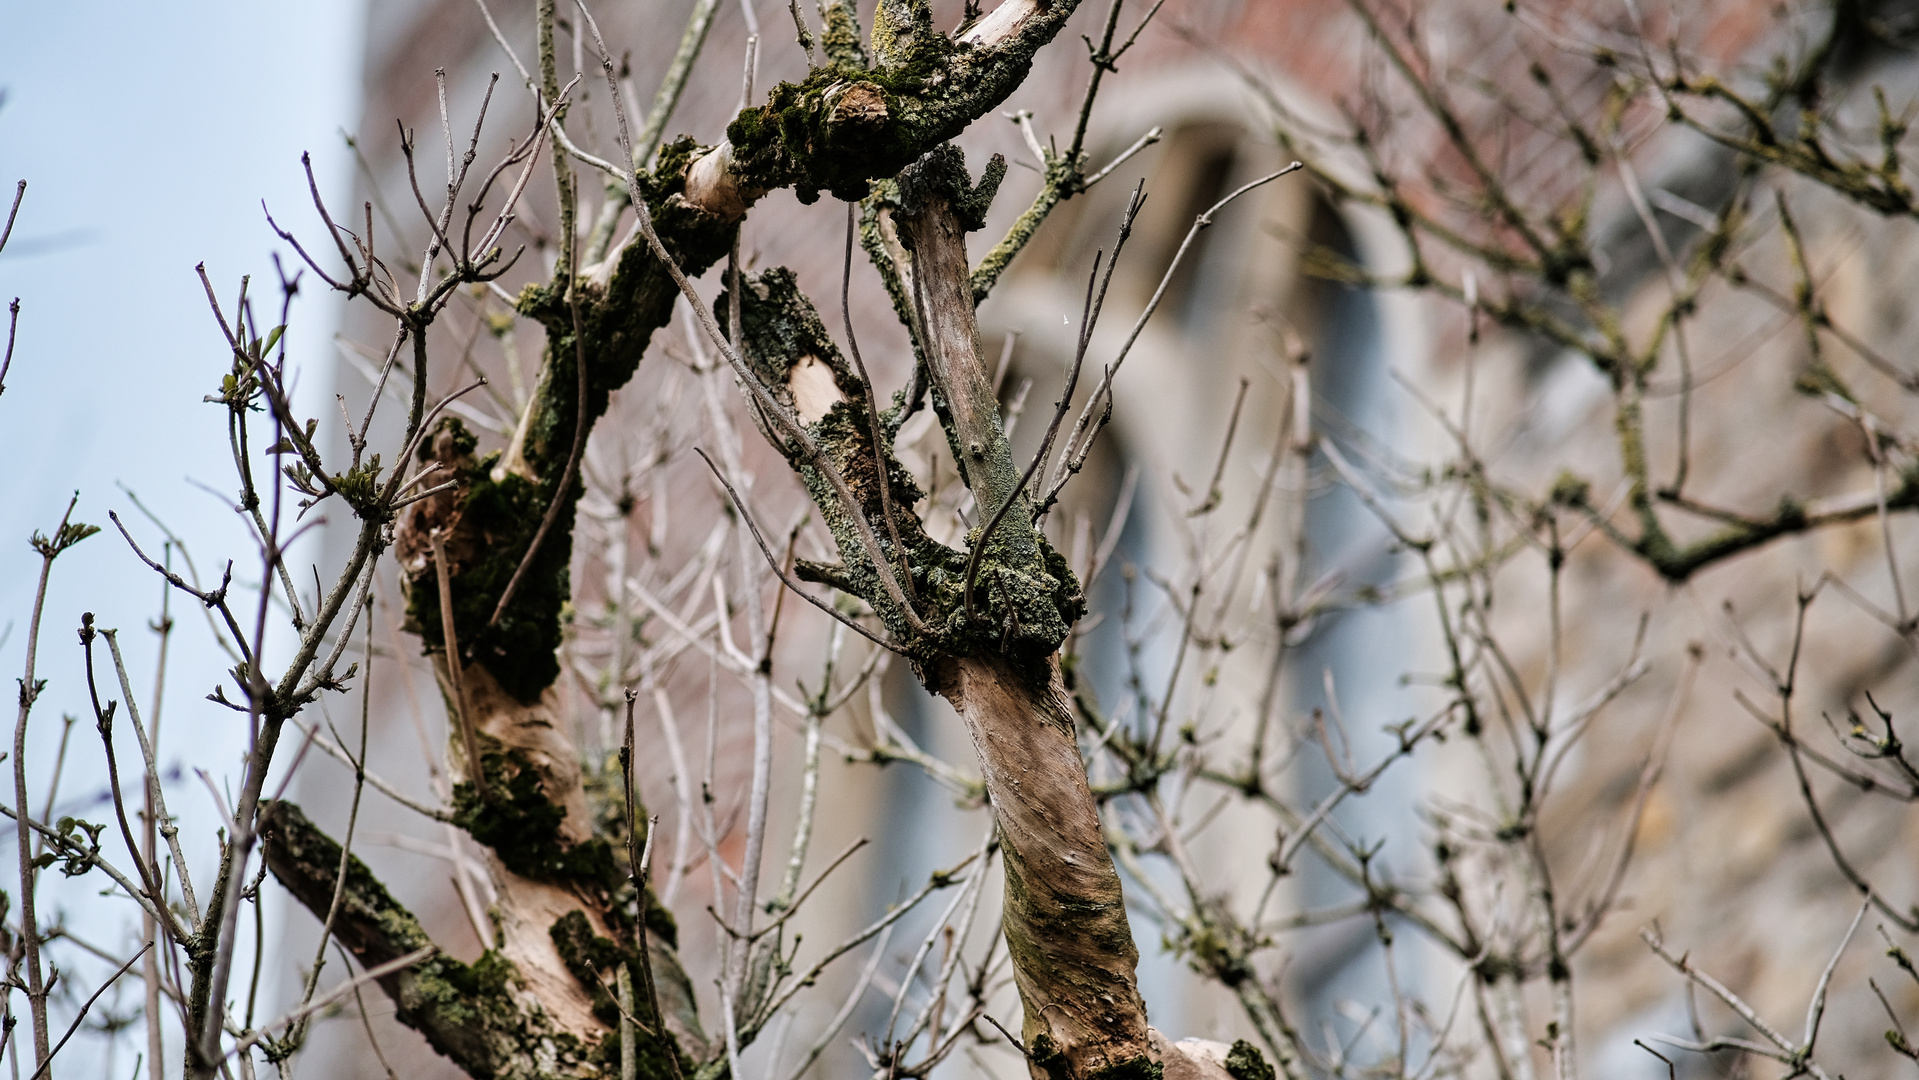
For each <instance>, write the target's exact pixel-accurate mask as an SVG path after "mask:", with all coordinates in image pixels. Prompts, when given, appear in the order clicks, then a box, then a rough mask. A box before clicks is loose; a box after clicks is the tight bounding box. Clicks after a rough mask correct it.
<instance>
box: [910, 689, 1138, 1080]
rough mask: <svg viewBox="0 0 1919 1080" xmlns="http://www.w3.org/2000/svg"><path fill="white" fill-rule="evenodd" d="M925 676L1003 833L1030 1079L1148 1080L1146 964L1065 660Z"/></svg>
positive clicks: (1008, 928)
mask: <svg viewBox="0 0 1919 1080" xmlns="http://www.w3.org/2000/svg"><path fill="white" fill-rule="evenodd" d="M928 674H929V676H931V678H932V680H933V681H932V686H933V689H935V690H936V692H938V693H939V694H940V695H942V696H943V697H945V698H946V699H947V700H948V701H950V702H952V703H953V707H954V708H955V709H957V710H959V714H960V718H961V719H963V720H964V721H965V722H966V730H967V733H968V734H969V735H971V736H972V740H973V749H974V751H975V752H976V753H977V754H978V755H979V762H980V769H981V771H982V772H983V773H984V774H985V777H986V791H987V795H988V797H989V798H990V799H991V800H992V804H993V816H994V819H995V820H996V821H997V822H998V823H999V837H1000V845H1001V861H1002V863H1003V864H1004V866H1005V870H1006V908H1005V914H1004V915H1003V916H1002V920H1003V926H1004V930H1005V933H1006V948H1007V951H1008V952H1009V953H1010V954H1011V955H1012V958H1013V978H1014V981H1015V983H1017V985H1018V986H1019V993H1020V1001H1021V1002H1022V1003H1023V1005H1024V1006H1025V1010H1026V1020H1025V1024H1024V1026H1023V1032H1024V1033H1023V1034H1022V1036H1021V1038H1022V1039H1023V1040H1024V1042H1025V1043H1026V1047H1027V1051H1028V1054H1029V1056H1030V1059H1031V1064H1032V1066H1033V1072H1034V1075H1035V1076H1042V1077H1075V1078H1078V1077H1095V1076H1097V1077H1131V1076H1141V1077H1144V1076H1148V1075H1150V1071H1149V1063H1150V1062H1151V1060H1152V1057H1151V1055H1150V1053H1149V1047H1148V1040H1147V1028H1146V1006H1145V1003H1144V1002H1142V1001H1141V1000H1140V996H1139V988H1138V985H1137V984H1136V982H1135V981H1134V974H1133V969H1134V966H1135V965H1136V964H1137V963H1138V961H1139V953H1138V950H1137V949H1136V948H1135V946H1134V944H1133V933H1132V930H1131V928H1130V927H1129V926H1128V925H1127V922H1126V902H1125V898H1124V897H1123V896H1121V894H1120V883H1119V874H1118V872H1117V871H1115V870H1114V868H1113V860H1112V857H1111V855H1109V854H1108V853H1107V850H1106V840H1105V837H1104V835H1103V833H1102V832H1101V830H1100V822H1099V808H1098V805H1097V804H1096V803H1095V802H1094V800H1093V793H1092V790H1091V789H1090V788H1089V787H1088V786H1087V783H1086V766H1085V764H1084V763H1083V762H1082V761H1081V759H1080V754H1079V742H1078V740H1077V739H1076V738H1075V737H1074V729H1073V714H1072V711H1071V710H1072V705H1071V703H1070V701H1069V700H1068V698H1067V696H1066V690H1065V687H1064V686H1062V685H1061V683H1060V676H1059V663H1058V661H1057V660H1056V659H1049V660H1047V661H1046V662H1045V664H1044V665H1041V666H1038V667H1036V668H1029V669H1024V670H1023V669H1022V668H1020V667H1018V666H1016V665H1014V664H1013V663H1011V662H1010V661H1008V660H1006V659H1004V658H1002V657H996V656H995V657H967V658H963V659H949V660H943V661H940V662H939V663H938V664H937V665H936V666H935V668H934V670H932V671H930V672H928Z"/></svg>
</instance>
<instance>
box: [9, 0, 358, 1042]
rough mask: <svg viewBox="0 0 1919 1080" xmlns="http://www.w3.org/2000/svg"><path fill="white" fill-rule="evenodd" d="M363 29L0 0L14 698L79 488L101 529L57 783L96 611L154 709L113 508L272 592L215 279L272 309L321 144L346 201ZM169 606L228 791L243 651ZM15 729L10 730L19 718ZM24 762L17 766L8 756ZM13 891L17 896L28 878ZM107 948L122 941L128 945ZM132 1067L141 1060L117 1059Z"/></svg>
mask: <svg viewBox="0 0 1919 1080" xmlns="http://www.w3.org/2000/svg"><path fill="white" fill-rule="evenodd" d="M364 24H365V16H364V10H363V7H362V5H361V2H360V0H317V2H309V3H300V4H290V3H241V2H237V0H198V2H196V3H191V4H152V3H128V2H124V0H75V2H70V3H54V4H49V3H23V2H20V0H0V94H4V100H3V101H0V199H4V202H0V213H4V210H5V207H6V205H7V204H10V203H11V201H12V195H13V187H14V184H15V182H16V181H17V180H19V179H23V178H24V179H25V180H27V182H28V187H27V193H26V198H25V201H24V202H23V203H22V205H21V207H20V212H19V219H18V223H17V224H16V225H15V227H14V231H13V236H12V239H11V240H10V242H9V243H8V245H7V247H6V250H5V251H4V252H0V303H4V302H5V301H8V300H11V299H13V298H14V297H16V296H17V297H19V300H20V309H21V310H20V317H19V331H18V339H17V343H16V345H15V349H14V354H13V361H12V366H11V368H10V370H9V371H8V372H7V374H6V377H5V392H4V394H0V673H4V677H5V679H6V680H7V682H8V683H12V682H13V681H14V680H15V679H17V678H18V677H19V675H20V673H21V671H22V665H23V663H24V660H25V651H26V642H27V637H28V634H27V629H28V617H29V615H30V612H31V607H32V602H33V596H34V591H35V587H36V585H37V583H38V577H39V569H40V566H39V564H40V559H39V557H38V556H37V555H36V554H35V553H34V552H33V551H32V550H31V549H30V548H29V546H28V538H29V536H30V534H31V533H33V532H34V531H36V530H39V531H42V532H48V533H50V532H52V531H53V528H54V526H55V525H56V524H57V523H58V522H59V520H60V518H61V515H62V513H63V512H64V510H65V509H66V506H67V502H68V500H69V499H70V498H72V497H73V494H74V492H76V491H77V492H78V493H79V503H78V505H77V507H76V508H75V510H74V517H75V519H76V520H80V521H85V522H88V523H92V524H96V525H100V526H102V527H104V528H105V530H106V531H104V532H102V533H101V534H100V535H97V536H94V537H92V538H91V539H89V540H86V541H85V542H83V543H81V544H80V545H79V546H77V547H75V548H73V549H71V550H70V551H68V552H67V553H66V554H65V555H63V556H62V557H61V558H60V559H59V561H58V562H57V563H56V565H55V567H54V571H53V578H52V583H51V585H50V587H49V590H48V598H47V603H46V609H45V610H46V614H45V616H44V624H43V626H42V628H41V631H40V657H39V659H40V663H39V670H38V675H39V676H40V677H42V678H47V679H48V680H49V683H48V686H47V689H46V690H45V692H44V695H43V696H42V698H41V699H40V703H39V704H38V706H37V707H36V709H35V710H34V713H33V718H32V726H31V727H30V729H29V752H28V754H27V755H26V760H27V762H28V768H29V772H30V774H31V775H32V776H33V778H34V779H33V781H32V784H31V786H33V787H34V789H35V790H36V791H41V790H44V789H43V788H42V786H41V785H42V784H44V781H45V778H46V777H47V776H49V775H50V774H51V772H52V764H51V763H52V760H53V756H54V751H55V749H56V747H57V743H58V738H59V734H60V729H61V727H62V724H61V715H62V714H63V713H71V714H81V713H83V712H84V711H86V710H87V708H88V706H87V699H86V691H85V683H84V675H83V671H82V667H81V664H80V656H79V652H80V650H79V648H78V645H77V639H76V636H75V629H76V627H77V626H78V625H79V616H80V613H81V612H82V611H92V612H95V613H97V614H96V618H97V620H98V623H99V624H100V625H101V626H105V627H119V628H123V634H122V640H123V642H124V648H125V651H126V654H127V660H128V664H129V667H130V668H131V669H132V670H131V672H130V674H131V675H132V682H133V685H134V686H135V687H136V688H139V690H140V694H141V696H142V698H143V700H142V701H141V705H142V708H143V711H144V709H145V708H146V707H147V706H148V705H149V702H148V701H147V700H144V698H145V697H146V696H147V695H148V693H149V692H150V689H149V688H150V687H151V686H152V681H153V675H154V666H155V665H154V655H155V638H156V635H154V634H153V633H151V632H150V631H148V630H147V629H146V626H147V623H148V621H149V620H150V619H152V618H154V617H155V615H156V614H157V609H158V606H159V602H160V592H161V589H160V583H159V581H158V580H157V579H156V577H155V575H154V574H153V573H152V572H151V571H150V570H148V569H146V568H145V567H143V566H141V565H140V563H139V562H138V560H137V559H135V558H134V556H133V554H132V552H131V551H130V550H129V549H128V547H127V545H126V543H125V541H124V540H122V539H121V538H120V537H119V536H118V535H117V533H115V532H114V530H113V529H112V527H111V523H110V522H109V521H108V519H107V514H108V512H109V511H117V512H118V513H119V514H120V516H121V519H122V520H123V521H126V522H127V524H128V526H129V528H131V529H133V530H134V534H135V536H136V538H138V539H139V540H140V542H141V543H142V545H143V546H148V547H149V548H150V550H152V551H155V552H156V553H157V551H158V549H159V541H160V533H159V531H158V529H157V528H156V527H155V526H153V524H152V523H151V522H149V521H147V520H145V519H144V518H143V517H142V515H141V514H140V512H139V511H138V510H137V509H135V508H134V506H133V503H132V498H131V497H130V496H129V494H128V491H129V490H130V491H132V492H134V493H137V495H138V497H139V499H140V500H141V502H143V503H145V504H146V506H148V507H149V508H151V509H153V510H154V511H155V512H157V513H158V514H159V515H160V516H161V517H162V518H164V519H165V520H166V521H167V524H168V525H169V526H170V527H171V528H172V529H173V530H174V531H175V532H176V533H177V534H179V535H180V536H182V537H183V538H185V539H186V540H187V542H188V545H189V550H190V552H191V554H192V555H193V556H194V558H195V560H196V562H197V564H198V566H199V568H200V570H201V571H202V572H203V573H212V574H216V575H217V573H218V569H217V568H218V566H219V565H220V564H221V563H222V562H224V560H225V559H227V558H232V559H233V560H234V562H235V571H234V573H235V578H236V580H239V581H246V580H257V578H258V575H259V571H258V556H257V555H256V554H255V549H254V547H253V543H252V540H251V539H250V537H249V535H248V533H247V532H246V530H245V529H244V528H243V527H242V526H241V525H240V523H239V522H238V520H237V519H236V518H235V516H234V514H233V513H232V510H231V504H232V502H233V494H232V492H233V490H234V482H233V467H232V464H231V459H230V457H229V456H228V452H227V448H226V441H225V432H224V421H223V416H222V414H221V412H220V410H219V408H218V407H217V406H214V405H209V404H204V403H202V401H201V398H202V397H203V396H204V395H206V394H208V393H210V392H214V391H215V390H216V389H217V387H218V382H219V377H220V375H221V374H222V373H223V372H224V371H225V370H226V368H227V366H228V360H227V355H226V350H225V348H224V346H223V343H222V339H221V337H220V331H219V327H218V325H217V324H216V322H215V321H214V319H213V316H212V314H211V313H210V311H209V308H208V306H207V301H206V297H205V294H204V293H203V291H202V287H201V284H200V281H199V279H198V277H197V276H196V274H195V272H194V266H195V264H197V263H202V262H204V264H205V266H206V270H207V273H208V275H209V276H210V277H211V279H212V281H213V282H214V284H215V286H216V288H217V289H218V291H219V293H220V296H221V298H222V300H223V302H226V303H230V302H231V299H232V298H233V296H234V295H235V294H236V293H237V292H238V289H239V283H240V278H241V276H242V275H245V274H251V275H253V278H254V285H255V289H254V295H255V296H261V297H263V298H265V299H271V298H272V296H273V290H272V288H271V286H272V284H273V282H274V281H275V277H274V270H273V263H272V261H271V256H272V254H273V253H274V252H275V251H276V250H281V249H282V248H283V246H284V245H281V244H280V243H279V241H278V240H277V239H276V238H275V237H274V236H273V234H272V232H271V231H270V230H269V229H268V227H267V224H266V221H265V219H264V217H263V216H262V213H261V201H262V200H265V201H266V203H267V205H268V206H269V207H270V208H272V209H273V211H274V214H275V217H276V218H278V219H280V220H281V221H282V222H283V223H285V224H288V225H289V226H290V227H294V228H296V229H309V228H310V227H311V226H312V224H313V213H312V210H311V204H310V201H309V199H308V197H307V194H306V180H305V175H304V173H303V172H302V170H301V165H300V155H301V153H302V152H303V151H311V152H312V154H313V158H314V165H315V172H316V176H317V177H318V179H319V182H320V184H321V187H322V190H323V191H326V192H330V193H332V194H334V195H335V196H338V195H340V194H342V193H344V192H345V191H346V190H347V187H348V185H349V183H350V181H351V158H350V156H349V152H348V151H347V149H346V147H345V145H344V143H343V140H342V137H341V131H342V129H343V128H350V127H351V126H352V125H353V123H354V118H355V116H356V115H357V113H358V99H359V51H360V46H361V42H362V36H363V33H364ZM289 254H290V253H286V252H283V258H285V257H286V256H287V255H289ZM290 265H291V264H290ZM309 280H311V277H310V275H309ZM309 293H311V294H312V295H306V296H303V298H302V299H301V301H300V302H299V303H297V304H296V306H295V308H294V312H293V322H292V328H291V329H290V330H289V331H288V341H289V342H290V353H289V355H290V356H291V358H292V359H293V362H294V366H295V367H296V368H298V367H300V366H301V365H302V364H305V365H307V366H308V374H307V376H306V379H305V382H304V384H303V385H302V386H301V396H302V398H303V399H304V400H305V401H306V402H308V404H307V405H306V409H307V410H308V414H309V415H312V414H313V410H315V409H316V408H317V406H316V405H314V404H312V403H313V402H321V403H324V402H325V400H326V399H327V398H329V397H330V396H331V393H330V391H331V386H330V384H329V381H328V380H329V378H330V375H329V363H328V361H329V359H330V357H331V355H332V354H331V349H332V345H331V338H332V334H333V330H334V324H335V322H336V320H337V318H338V307H337V305H336V304H335V303H334V302H332V301H331V300H330V299H328V298H326V297H323V296H320V295H318V294H317V291H316V290H309ZM263 314H264V312H263ZM3 333H4V326H0V334H3ZM201 485H206V486H207V487H210V488H212V489H216V490H217V492H219V494H215V493H213V492H210V491H208V490H206V488H203V487H202V486H201ZM174 615H175V618H176V620H177V621H178V626H179V632H178V633H176V635H175V637H174V653H173V656H172V659H171V661H170V663H169V665H168V667H169V670H168V680H169V682H168V687H167V693H166V701H165V708H164V723H165V724H166V725H168V726H167V729H166V730H167V731H169V732H171V733H173V734H172V737H173V739H174V742H173V744H172V745H173V747H174V751H173V753H172V754H171V757H172V758H174V759H175V760H180V759H184V758H186V757H187V756H189V755H190V756H191V758H192V763H193V764H199V765H203V766H205V767H207V768H208V769H209V771H210V772H211V773H212V774H213V775H214V777H215V778H216V781H218V780H220V779H222V778H224V777H225V776H228V775H237V770H236V769H233V768H231V766H232V765H233V764H235V763H237V761H238V759H239V755H240V753H241V751H242V749H243V747H244V741H245V732H244V719H243V718H241V717H237V716H235V714H233V713H230V712H227V711H226V710H224V709H220V708H219V707H217V706H213V705H210V704H209V703H207V702H206V701H205V700H204V695H205V694H206V693H208V692H209V691H210V690H211V689H212V688H213V685H214V684H215V682H216V681H217V680H218V679H219V678H220V677H221V671H222V669H223V668H224V667H225V666H226V664H227V663H228V661H226V660H225V658H224V657H223V656H222V655H221V654H220V653H219V652H218V651H217V650H216V648H215V647H214V645H213V643H212V639H211V636H210V634H209V633H208V631H207V626H206V622H205V620H204V618H203V617H202V616H201V615H200V614H199V613H198V612H197V611H194V610H191V608H190V607H184V606H182V605H179V604H177V603H176V605H175V607H174ZM283 636H284V635H283ZM104 693H105V690H104V688H103V694H104ZM110 696H113V697H119V696H120V695H119V693H118V692H117V691H114V692H112V693H111V695H110ZM7 697H8V700H9V703H10V704H11V702H12V701H13V694H12V693H9V694H8V695H7ZM12 714H13V710H12V709H9V710H8V716H9V717H11V716H12ZM87 715H88V721H89V722H87V723H83V724H81V725H78V726H76V727H75V728H74V729H73V739H74V742H73V749H72V751H71V754H70V759H71V761H72V765H71V766H70V768H69V771H68V773H67V776H66V780H65V786H64V787H62V788H61V791H60V800H59V807H60V809H57V810H56V816H57V815H58V814H59V813H60V812H62V811H63V810H64V812H69V813H76V814H82V815H83V816H90V817H93V818H94V819H95V820H101V819H102V818H101V814H100V811H101V809H102V808H101V807H99V805H98V804H97V803H94V804H91V805H89V804H88V798H87V797H88V796H89V795H90V794H91V793H92V792H97V791H98V790H99V787H100V781H99V776H100V773H101V770H102V768H103V766H102V762H103V760H104V759H103V758H102V756H101V751H100V744H99V742H98V741H97V740H98V736H97V735H95V734H94V732H93V730H92V724H91V722H90V720H91V715H90V713H88V714H87ZM123 715H124V714H123ZM6 734H7V737H8V739H9V741H10V739H11V735H12V728H11V727H9V728H8V729H6ZM163 737H164V736H163ZM122 760H123V761H125V760H127V755H126V752H125V750H124V749H123V755H122ZM5 768H6V769H7V770H8V771H9V774H10V770H11V768H12V764H11V760H9V762H8V764H7V765H6V766H5ZM174 787H175V788H177V794H176V793H173V792H170V794H169V798H170V800H172V801H174V802H175V803H176V805H175V806H174V807H173V809H174V810H175V812H176V813H181V814H185V815H189V816H190V817H191V816H196V815H208V816H206V817H204V818H203V819H202V820H204V821H205V822H206V823H207V824H208V825H210V824H211V820H212V819H211V816H210V813H209V811H210V808H211V806H212V804H213V799H212V796H211V795H210V793H209V791H208V790H207V788H206V787H205V786H203V785H202V784H200V783H199V782H198V781H197V780H194V779H193V778H192V777H191V773H190V770H189V772H188V774H187V779H186V780H185V781H183V782H181V783H179V784H176V785H174ZM0 797H4V798H5V799H6V801H8V802H9V803H10V802H11V801H12V798H13V791H12V784H11V782H10V780H7V781H0ZM38 800H39V796H38V795H36V796H35V801H36V804H37V803H38ZM186 831H187V830H186V829H185V828H183V834H184V833H185V832H186ZM207 846H208V848H209V849H210V847H211V845H210V844H209V845H207ZM9 847H10V845H9ZM111 847H115V848H117V845H111ZM6 858H7V859H8V860H9V861H10V860H11V858H12V855H11V852H10V851H8V852H7V853H6ZM0 878H4V879H6V880H5V883H6V887H7V889H8V891H9V892H11V891H12V875H11V874H0ZM98 888H99V885H98V884H91V885H89V886H88V887H87V888H86V889H84V890H81V892H82V893H84V894H86V895H91V894H93V893H96V892H97V890H98ZM70 892H71V890H69V893H70ZM66 895H68V894H66V893H63V894H62V896H63V897H64V896H66ZM66 902H67V901H66V900H64V899H63V900H62V901H61V903H63V904H64V903H66ZM72 902H73V903H76V904H80V905H82V907H85V906H87V905H88V904H89V901H87V900H86V899H85V898H84V896H83V897H82V898H81V899H78V900H74V901H72ZM112 929H113V928H112V927H101V928H100V930H101V932H102V933H103V934H104V933H110V932H111V931H112ZM99 944H101V945H102V946H105V947H109V948H113V949H114V950H116V951H118V950H119V949H121V948H124V946H125V941H124V939H123V940H120V941H114V940H103V941H101V942H99ZM76 1064H77V1063H76ZM130 1067H131V1061H130V1060H127V1061H123V1062H122V1064H121V1066H120V1070H121V1071H125V1070H126V1069H128V1068H130ZM83 1071H85V1070H83Z"/></svg>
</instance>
